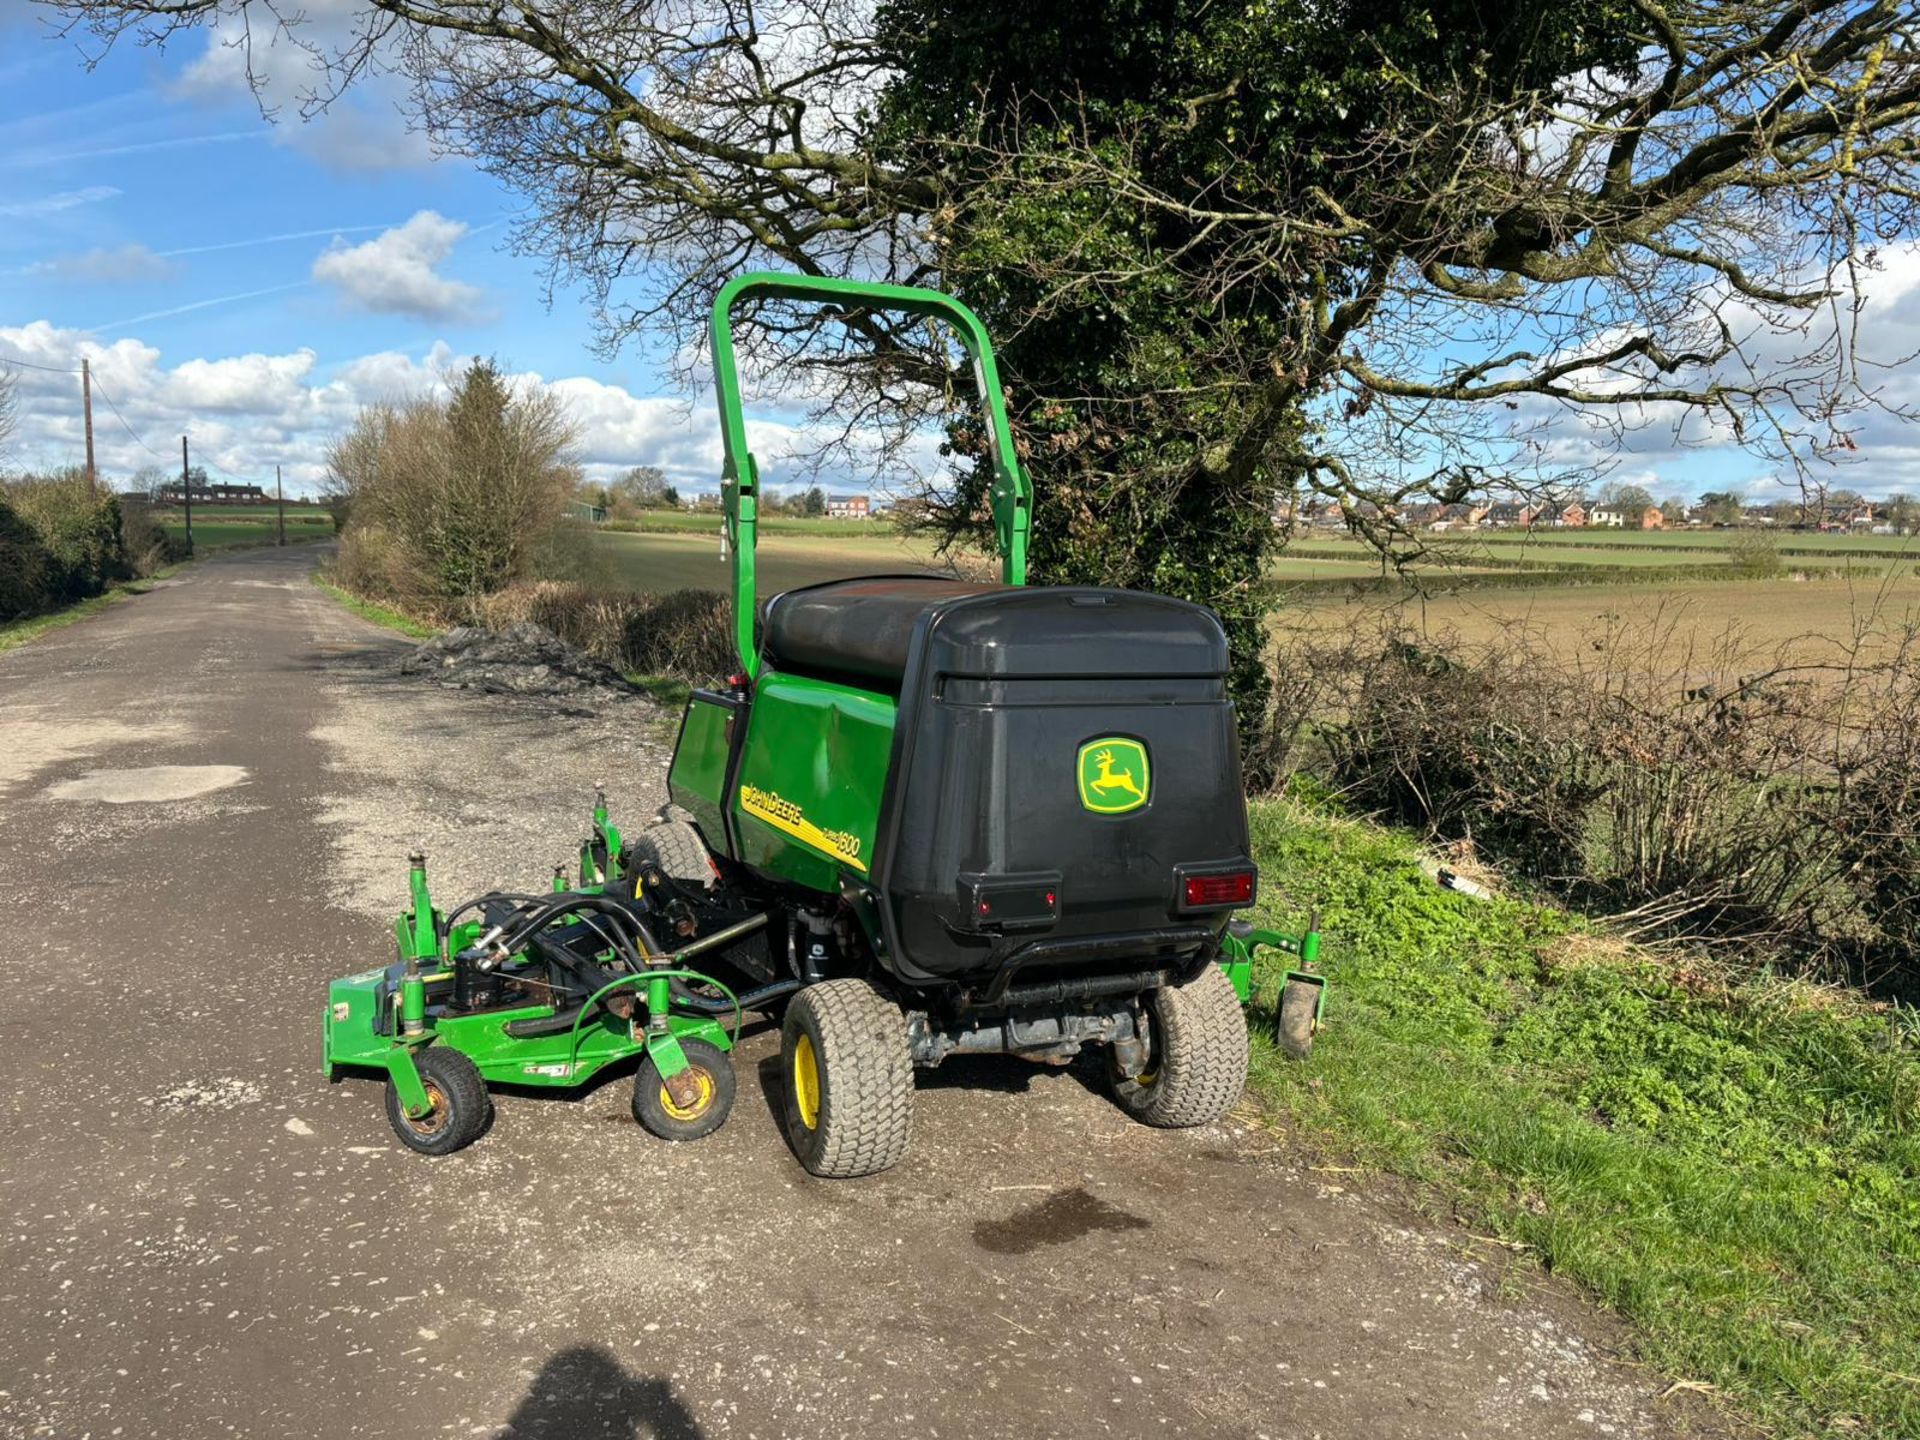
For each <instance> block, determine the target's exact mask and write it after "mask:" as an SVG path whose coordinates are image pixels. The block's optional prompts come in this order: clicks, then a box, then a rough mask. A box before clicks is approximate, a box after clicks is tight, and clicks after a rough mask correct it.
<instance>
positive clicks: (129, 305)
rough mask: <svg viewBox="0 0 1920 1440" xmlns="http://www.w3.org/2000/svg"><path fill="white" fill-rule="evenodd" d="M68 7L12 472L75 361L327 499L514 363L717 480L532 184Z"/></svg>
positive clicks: (6, 111)
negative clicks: (379, 421)
mask: <svg viewBox="0 0 1920 1440" xmlns="http://www.w3.org/2000/svg"><path fill="white" fill-rule="evenodd" d="M322 8H327V9H333V10H337V9H338V8H339V6H338V5H337V4H333V5H328V6H323V7H322ZM44 13H46V12H43V11H39V10H37V9H36V7H32V6H29V5H27V4H26V3H25V0H0V362H4V361H7V360H11V361H15V362H23V363H22V364H21V365H19V366H18V367H17V368H15V370H14V374H15V376H16V378H17V381H18V386H19V398H20V410H21V423H20V426H19V431H18V433H17V434H16V435H15V436H14V437H13V441H12V444H11V447H10V453H8V454H6V455H4V456H0V463H11V464H13V465H15V466H29V467H43V466H52V465H60V464H72V463H78V462H79V461H80V460H81V459H82V457H83V454H84V451H83V446H82V439H81V428H80V417H79V404H78V379H77V377H76V376H74V375H73V374H71V373H68V372H71V371H72V370H73V369H75V368H77V366H78V364H79V361H80V357H81V356H82V355H83V354H84V355H86V356H88V357H89V358H90V359H91V361H92V364H93V368H94V373H95V375H96V376H97V378H98V382H99V383H98V391H97V393H98V394H99V395H100V396H101V397H102V400H101V402H100V403H99V404H97V405H96V415H95V433H96V441H97V445H98V451H99V458H100V463H101V466H102V468H103V470H104V471H105V472H106V473H107V474H108V475H109V476H112V477H114V478H120V477H125V476H129V475H131V474H132V473H133V472H134V471H135V470H137V469H139V468H140V467H142V466H145V465H156V464H157V465H161V466H165V467H168V468H171V469H177V468H178V463H179V460H178V457H179V443H180V439H179V437H180V435H181V433H182V432H183V431H185V432H187V433H190V434H191V435H192V436H193V442H194V451H195V456H196V458H197V459H202V460H204V461H206V463H207V464H208V465H209V468H210V469H212V470H213V471H214V472H215V473H216V475H218V476H234V477H238V478H242V479H246V480H267V479H270V478H271V475H272V471H273V466H274V465H275V464H276V463H277V464H280V465H282V466H284V467H285V470H286V474H287V477H288V481H289V485H290V489H292V490H293V491H294V492H295V493H299V492H301V491H306V490H310V489H311V488H312V487H313V486H314V485H315V484H316V483H317V482H318V480H319V479H320V477H321V475H322V473H323V471H324V464H325V451H326V446H327V444H328V442H329V441H330V440H331V438H332V437H334V436H336V435H337V434H339V433H340V431H341V430H342V429H343V428H344V427H345V426H346V425H348V424H350V423H351V420H352V418H353V415H354V414H355V413H356V412H357V411H358V409H359V407H360V406H362V405H364V404H367V403H369V402H374V401H381V400H389V399H396V398H401V397H403V396H406V395H409V394H415V393H419V392H421V391H422V390H428V389H431V388H433V387H434V386H437V385H442V384H444V383H445V377H446V375H447V374H448V372H449V371H451V370H454V369H457V367H458V366H459V364H460V363H461V362H462V361H463V360H464V358H465V357H468V356H472V355H491V356H494V357H497V358H498V359H499V360H500V361H501V363H502V364H503V365H504V366H505V367H507V368H508V369H509V370H511V371H514V372H517V373H523V374H528V375H533V376H538V377H539V378H541V379H543V380H545V381H548V382H551V383H552V384H554V385H555V387H556V389H557V390H558V392H559V393H560V394H561V395H562V397H563V399H564V400H565V401H566V402H567V404H568V405H569V406H570V408H571V409H572V411H573V414H574V417H575V420H576V422H577V424H578V427H579V433H580V445H579V457H580V459H581V461H582V462H583V464H584V465H585V466H586V468H587V470H588V471H589V473H591V474H594V475H596V476H598V477H605V476H608V475H611V474H614V473H617V472H618V471H620V470H622V469H624V468H626V467H627V466H630V465H636V464H658V465H660V466H662V467H663V468H665V469H666V470H667V471H668V473H669V474H670V475H671V476H672V477H673V478H674V479H675V480H676V481H677V482H678V483H679V484H680V485H681V486H682V488H683V489H692V490H710V489H712V488H715V486H716V485H717V477H718V473H719V459H720V455H719V443H718V434H717V426H716V424H715V422H714V416H713V409H712V404H711V400H710V398H709V397H707V396H705V395H700V396H694V397H691V399H689V398H688V397H684V396H681V395H678V394H676V393H674V392H673V391H672V390H671V389H670V388H669V387H668V385H667V383H666V380H665V377H664V375H663V373H662V368H661V365H660V363H659V360H660V357H659V356H658V355H650V354H648V353H646V351H645V350H644V349H638V348H632V347H630V348H629V349H628V350H626V351H625V352H623V353H622V354H621V355H619V356H617V357H615V358H614V359H612V360H611V361H603V360H602V359H600V358H599V357H598V356H596V354H595V353H594V350H593V348H592V341H593V334H594V331H593V315H592V313H591V309H590V307H589V305H588V304H587V303H586V300H585V298H584V297H583V296H582V295H580V294H578V293H573V292H569V291H566V290H562V291H560V292H559V293H557V294H556V295H554V297H553V304H552V306H551V308H549V307H548V305H547V303H546V298H547V297H546V283H545V276H544V272H543V268H542V266H541V265H540V263H539V262H538V261H537V260H535V259H530V258H525V257H520V256H515V255H513V254H511V253H509V251H508V250H507V237H508V234H509V232H510V230H511V227H512V223H513V221H514V219H515V218H516V215H515V206H516V203H517V202H516V200H515V197H513V196H512V195H511V194H510V193H509V192H507V191H506V190H505V189H504V188H503V187H502V186H501V185H500V184H499V183H498V182H497V181H495V180H493V179H491V178H490V177H488V176H486V175H483V174H481V173H480V172H479V171H477V170H475V169H474V168H473V167H472V166H471V165H469V164H467V163H466V162H463V161H457V160H445V159H435V158H434V157H433V156H431V155H430V154H429V152H428V149H427V147H426V144H425V142H424V140H423V139H422V138H421V137H419V136H417V135H413V134H410V133H409V132H408V131H407V128H406V125H405V122H404V120H403V118H402V116H401V115H400V113H399V111H398V109H397V108H396V106H395V103H394V101H395V95H394V93H393V92H391V91H390V90H386V89H383V88H382V86H381V85H380V84H379V83H375V84H371V85H363V86H361V87H359V88H358V89H356V91H355V92H354V93H353V94H352V95H351V97H350V98H349V99H348V101H347V102H345V103H344V104H342V105H339V106H337V107H335V108H334V109H332V110H330V111H329V112H328V113H326V114H325V115H323V116H321V117H320V118H318V119H317V120H314V121H311V122H303V121H302V120H300V119H299V118H298V116H297V115H296V114H295V113H294V106H293V105H292V103H291V101H292V100H293V98H294V97H293V89H294V87H295V85H297V83H298V81H299V79H300V74H301V62H300V58H299V57H298V56H296V55H291V54H287V53H284V52H283V53H280V54H277V55H272V54H270V55H268V56H266V57H265V59H264V62H263V63H262V65H261V68H262V69H263V70H264V71H265V72H266V73H267V74H268V76H269V77H270V78H271V79H272V80H273V82H274V83H275V84H276V85H277V86H278V87H279V88H278V89H277V90H276V91H275V98H276V99H279V100H281V101H282V102H283V103H282V118H281V119H280V121H279V123H277V124H275V123H270V122H269V121H268V120H266V119H265V118H263V116H262V114H261V111H260V107H259V105H258V103H257V102H256V100H255V98H254V96H253V94H252V93H251V92H250V91H249V89H248V87H247V85H246V77H245V75H244V74H243V72H242V65H241V61H240V57H239V54H238V52H236V51H234V50H232V49H229V48H226V47H223V46H221V45H220V44H219V43H218V37H217V36H215V35H212V34H209V33H206V32H194V33H189V34H185V35H182V36H180V37H179V38H178V39H177V40H176V41H175V42H174V44H172V45H171V46H169V47H168V48H167V49H166V50H165V51H164V52H163V51H160V50H157V49H152V48H140V47H138V46H136V45H132V44H123V45H122V46H120V47H118V48H116V49H115V50H114V51H113V52H112V53H110V54H107V55H105V56H100V57H97V59H98V63H97V64H96V65H95V67H94V68H93V69H91V70H88V69H87V68H86V61H87V58H88V56H87V54H86V53H85V51H84V49H83V48H82V47H83V46H85V45H87V44H89V43H90V42H87V41H85V40H81V41H79V42H76V41H75V40H72V39H63V38H57V37H53V36H52V35H51V32H50V31H49V29H48V27H47V26H46V25H45V24H44V23H43V22H42V21H41V20H40V19H39V18H38V16H39V15H42V14H44ZM256 58H257V59H258V58H259V57H256ZM1886 262H1887V268H1886V269H1885V270H1884V271H1883V272H1882V273H1881V275H1879V276H1877V277H1876V278H1875V281H1874V284H1875V289H1876V292H1877V293H1876V295H1875V298H1874V304H1873V307H1870V309H1869V312H1868V315H1867V319H1868V321H1869V322H1870V329H1871V331H1872V333H1873V335H1874V336H1876V337H1878V340H1879V343H1877V344H1869V345H1868V349H1869V350H1871V351H1877V352H1878V353H1879V354H1880V355H1882V356H1884V357H1887V358H1893V357H1898V356H1903V355H1907V354H1911V353H1913V352H1914V351H1915V350H1916V349H1920V252H1916V251H1915V250H1914V248H1913V247H1910V246H1905V247H1890V248H1889V249H1888V251H1887V252H1886ZM34 367H44V368H34ZM1886 383H1887V385H1888V388H1889V391H1890V393H1891V394H1892V395H1893V397H1894V398H1895V399H1897V400H1899V401H1901V402H1903V403H1907V404H1911V405H1914V406H1916V407H1920V373H1916V372H1912V371H1911V367H1904V366H1903V367H1901V368H1900V369H1899V370H1897V371H1894V372H1889V374H1888V376H1887V378H1886ZM1695 428H1696V430H1697V429H1699V428H1700V427H1697V426H1696V427H1695ZM1554 436H1555V438H1554V441H1553V452H1552V458H1553V459H1554V460H1555V461H1556V462H1564V463H1565V464H1568V465H1578V464H1583V463H1590V462H1592V461H1595V460H1599V461H1603V462H1606V463H1609V464H1612V465H1614V466H1615V467H1616V468H1615V477H1616V478H1618V479H1621V480H1628V481H1633V482H1635V483H1639V484H1643V485H1646V486H1647V487H1648V488H1649V489H1651V490H1652V491H1653V492H1654V493H1655V494H1656V495H1658V496H1663V497H1664V496H1667V495H1685V496H1691V495H1693V494H1696V493H1698V492H1699V491H1701V490H1704V489H1717V488H1733V489H1742V490H1745V491H1746V492H1747V493H1749V494H1751V495H1753V496H1755V497H1756V498H1774V497H1777V496H1778V495H1780V494H1782V493H1784V492H1783V490H1782V489H1781V488H1780V487H1779V485H1778V484H1777V483H1776V482H1775V481H1774V480H1773V479H1772V478H1771V477H1772V474H1773V467H1771V466H1769V465H1768V464H1767V463H1766V462H1764V461H1762V460H1759V459H1757V458H1755V457H1753V456H1751V455H1749V454H1747V453H1745V452H1744V451H1742V450H1740V449H1739V448H1738V447H1737V446H1735V445H1733V444H1732V443H1731V442H1730V439H1729V438H1728V437H1726V436H1724V435H1710V436H1709V440H1708V443H1706V444H1705V446H1704V447H1696V446H1692V445H1688V446H1682V445H1679V444H1676V443H1675V442H1674V437H1673V433H1672V426H1671V425H1670V424H1665V423H1658V424H1652V425H1649V426H1648V427H1646V428H1645V429H1644V430H1643V431H1640V432H1637V433H1634V434H1631V435H1629V436H1627V437H1625V438H1624V439H1622V438H1620V437H1615V436H1611V435H1606V434H1603V433H1601V432H1599V431H1597V430H1596V429H1594V428H1592V427H1589V426H1585V425H1582V424H1580V423H1577V422H1569V421H1565V420H1556V422H1555V429H1554ZM1859 438H1860V442H1861V448H1860V449H1859V450H1858V451H1857V452H1856V455H1855V459H1856V462H1857V463H1856V464H1855V465H1854V466H1852V467H1851V469H1850V470H1849V471H1848V473H1846V474H1844V475H1841V476H1838V477H1836V480H1837V483H1846V484H1853V485H1856V486H1858V487H1859V488H1862V489H1864V490H1866V491H1868V492H1869V493H1875V492H1885V491H1887V490H1889V489H1907V490H1920V443H1916V437H1915V436H1913V435H1912V434H1911V433H1910V432H1909V428H1908V426H1907V425H1905V424H1904V423H1899V422H1896V421H1895V420H1894V419H1893V418H1892V417H1890V416H1884V415H1883V416H1874V417H1869V420H1868V423H1867V424H1865V425H1864V426H1863V428H1862V429H1861V432H1860V436H1859ZM754 446H755V451H756V453H757V454H758V455H759V456H760V458H761V460H762V467H763V473H764V474H765V476H766V478H767V479H768V481H769V483H770V485H772V486H774V487H775V488H778V487H779V486H780V485H781V484H782V483H783V481H786V480H798V479H803V478H805V477H803V476H802V474H801V472H800V471H799V469H798V466H797V464H796V462H795V459H794V457H795V456H796V455H800V454H804V453H806V451H807V450H808V448H809V447H808V435H807V431H806V427H805V425H804V423H803V421H802V419H801V417H799V416H797V415H794V414H791V413H780V412H768V413H765V414H763V415H762V416H761V418H760V421H759V423H758V424H757V425H756V426H755V433H754Z"/></svg>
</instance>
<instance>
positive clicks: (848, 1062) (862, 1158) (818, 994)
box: [780, 980, 913, 1180]
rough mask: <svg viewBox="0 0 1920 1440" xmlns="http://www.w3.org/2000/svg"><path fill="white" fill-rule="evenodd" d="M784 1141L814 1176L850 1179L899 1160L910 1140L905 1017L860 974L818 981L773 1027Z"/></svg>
mask: <svg viewBox="0 0 1920 1440" xmlns="http://www.w3.org/2000/svg"><path fill="white" fill-rule="evenodd" d="M780 1061H781V1073H782V1074H783V1076H784V1077H785V1081H786V1130H787V1143H788V1144H790V1145H791V1146H792V1147H793V1153H794V1154H795V1155H796V1156H798V1157H799V1160H800V1163H801V1164H802V1165H804V1166H806V1167H807V1169H808V1170H810V1171H811V1172H812V1173H814V1174H815V1175H821V1176H825V1177H827V1178H829V1179H835V1180H842V1179H850V1178H852V1177H853V1176H856V1175H873V1174H877V1173H878V1172H879V1171H882V1170H885V1169H888V1168H889V1167H891V1166H893V1165H896V1164H898V1163H899V1162H900V1159H901V1158H902V1157H903V1156H904V1155H905V1154H906V1153H907V1146H908V1145H909V1144H910V1143H911V1142H912V1139H913V1057H912V1055H911V1053H910V1052H909V1050H908V1048H907V1019H906V1016H905V1015H904V1014H903V1013H902V1012H901V1009H900V1007H899V1006H898V1005H896V1004H894V1003H893V1001H891V1000H889V999H888V998H887V997H886V996H885V995H882V994H881V993H880V992H879V991H878V990H876V989H874V988H873V986H871V985H869V984H868V983H867V982H866V981H864V980H823V981H821V982H820V983H819V984H817V985H809V986H808V987H807V988H806V989H804V990H802V991H801V992H800V993H799V994H798V995H796V996H794V998H793V1000H792V1002H791V1003H790V1004H789V1005H788V1006H787V1014H786V1018H785V1020H784V1021H783V1022H782V1024H781V1026H780Z"/></svg>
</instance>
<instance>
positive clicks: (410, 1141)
mask: <svg viewBox="0 0 1920 1440" xmlns="http://www.w3.org/2000/svg"><path fill="white" fill-rule="evenodd" d="M413 1063H414V1067H415V1068H416V1069H417V1070H419V1072H420V1083H421V1084H422V1085H424V1086H426V1089H427V1099H428V1100H429V1101H430V1102H432V1105H433V1108H432V1109H431V1110H429V1111H428V1112H427V1113H426V1114H425V1115H421V1116H413V1115H409V1114H407V1108H406V1106H404V1105H403V1104H401V1103H400V1092H399V1091H398V1090H397V1089H395V1088H394V1085H393V1082H392V1081H391V1080H389V1081H388V1082H387V1123H389V1124H390V1125H392V1126H393V1133H394V1134H396V1135H398V1136H399V1137H400V1143H401V1144H403V1145H405V1146H406V1147H407V1148H408V1149H409V1150H417V1151H418V1152H419V1153H420V1154H422V1155H451V1154H452V1153H453V1152H454V1151H456V1150H464V1149H465V1148H466V1147H467V1146H469V1145H471V1144H472V1143H473V1142H474V1141H476V1140H478V1139H479V1138H480V1134H481V1132H482V1131H483V1130H485V1129H486V1128H487V1122H488V1121H489V1120H491V1119H492V1118H493V1100H492V1098H491V1097H490V1096H489V1095H488V1094H487V1082H486V1081H484V1080H482V1079H481V1078H480V1071H479V1070H478V1068H476V1067H475V1065H474V1063H473V1061H471V1060H469V1059H468V1058H467V1057H466V1056H465V1055H462V1054H461V1053H460V1052H459V1051H458V1050H448V1049H446V1048H444V1047H442V1046H439V1045H430V1046H428V1047H427V1048H426V1049H424V1050H416V1051H414V1053H413Z"/></svg>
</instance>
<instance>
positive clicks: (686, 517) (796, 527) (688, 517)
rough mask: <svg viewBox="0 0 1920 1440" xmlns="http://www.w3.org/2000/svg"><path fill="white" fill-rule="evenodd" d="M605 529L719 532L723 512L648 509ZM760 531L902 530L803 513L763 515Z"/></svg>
mask: <svg viewBox="0 0 1920 1440" xmlns="http://www.w3.org/2000/svg"><path fill="white" fill-rule="evenodd" d="M605 529H606V530H607V531H610V532H614V533H619V532H622V531H627V532H634V531H645V532H661V533H668V534H671V533H674V532H686V531H694V532H698V533H700V534H717V533H719V530H720V516H719V515H718V514H717V513H714V512H702V511H696V510H648V511H646V512H644V513H643V514H642V515H641V516H640V517H639V518H638V519H636V520H614V521H610V522H609V523H608V524H607V525H606V527H605ZM760 533H761V534H762V535H812V536H815V537H816V538H817V537H821V536H827V537H835V538H840V539H847V538H855V537H858V538H862V539H872V538H877V537H884V538H887V539H898V538H899V532H898V531H896V530H895V529H894V528H893V522H892V521H890V520H828V519H826V518H824V517H822V518H820V519H817V520H810V519H808V518H806V517H805V516H801V515H765V514H763V515H761V517H760Z"/></svg>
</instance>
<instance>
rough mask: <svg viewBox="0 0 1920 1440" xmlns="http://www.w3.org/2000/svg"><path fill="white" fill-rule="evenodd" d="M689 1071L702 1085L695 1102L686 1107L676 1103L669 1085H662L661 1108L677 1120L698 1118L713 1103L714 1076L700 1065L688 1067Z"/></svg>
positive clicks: (696, 1081)
mask: <svg viewBox="0 0 1920 1440" xmlns="http://www.w3.org/2000/svg"><path fill="white" fill-rule="evenodd" d="M687 1073H688V1074H689V1075H691V1076H693V1078H694V1081H695V1083H697V1084H698V1085H699V1087H700V1094H699V1097H698V1098H697V1099H696V1100H695V1101H694V1102H693V1104H691V1105H688V1106H684V1107H682V1106H679V1105H676V1104H674V1103H673V1096H671V1095H669V1094H668V1093H667V1087H666V1086H665V1085H662V1086H661V1087H660V1108H661V1109H662V1110H665V1111H666V1112H667V1114H669V1115H671V1116H672V1117H673V1118H674V1119H676V1120H698V1119H699V1118H700V1117H701V1116H702V1115H704V1114H706V1113H707V1107H708V1106H709V1105H711V1104H713V1076H711V1075H709V1074H708V1073H707V1072H706V1071H705V1070H702V1069H701V1068H700V1067H699V1066H698V1065H691V1066H689V1067H687Z"/></svg>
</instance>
